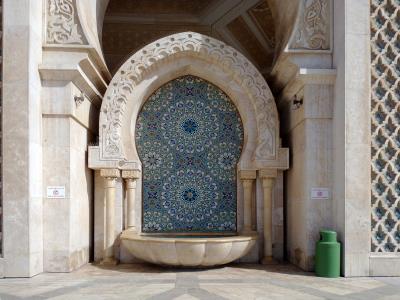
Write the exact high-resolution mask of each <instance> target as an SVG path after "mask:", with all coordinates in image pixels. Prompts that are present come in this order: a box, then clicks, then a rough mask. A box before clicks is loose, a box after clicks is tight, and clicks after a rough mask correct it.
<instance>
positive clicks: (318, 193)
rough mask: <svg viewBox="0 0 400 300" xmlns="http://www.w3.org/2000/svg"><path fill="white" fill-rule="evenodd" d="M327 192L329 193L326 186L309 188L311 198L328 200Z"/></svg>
mask: <svg viewBox="0 0 400 300" xmlns="http://www.w3.org/2000/svg"><path fill="white" fill-rule="evenodd" d="M329 194H330V193H329V189H328V188H312V189H311V199H316V200H328V199H329Z"/></svg>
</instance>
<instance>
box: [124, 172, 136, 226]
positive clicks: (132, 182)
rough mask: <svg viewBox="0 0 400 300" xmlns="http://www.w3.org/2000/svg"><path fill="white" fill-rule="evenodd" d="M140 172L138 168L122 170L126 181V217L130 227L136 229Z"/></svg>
mask: <svg viewBox="0 0 400 300" xmlns="http://www.w3.org/2000/svg"><path fill="white" fill-rule="evenodd" d="M139 176H140V172H139V171H137V170H129V171H122V177H123V178H124V179H125V182H126V210H127V212H126V218H127V222H126V223H127V224H126V226H127V227H128V229H132V230H135V229H136V221H135V216H136V210H135V206H136V198H135V196H136V180H137V179H139Z"/></svg>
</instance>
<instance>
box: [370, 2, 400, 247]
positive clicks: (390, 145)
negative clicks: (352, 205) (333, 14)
mask: <svg viewBox="0 0 400 300" xmlns="http://www.w3.org/2000/svg"><path fill="white" fill-rule="evenodd" d="M371 59H372V62H371V63H372V78H371V85H372V100H371V101H372V103H371V108H372V114H371V116H372V125H371V130H372V197H371V204H372V241H371V251H372V252H400V0H371Z"/></svg>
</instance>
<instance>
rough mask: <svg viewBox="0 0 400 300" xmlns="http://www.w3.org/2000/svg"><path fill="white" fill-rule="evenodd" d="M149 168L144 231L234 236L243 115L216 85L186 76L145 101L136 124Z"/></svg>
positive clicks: (144, 162) (145, 169)
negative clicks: (232, 234) (232, 233)
mask: <svg viewBox="0 0 400 300" xmlns="http://www.w3.org/2000/svg"><path fill="white" fill-rule="evenodd" d="M135 138H136V147H137V150H138V154H139V156H140V159H141V161H142V165H143V195H142V198H143V224H142V225H143V226H142V230H143V232H148V233H152V232H153V233H154V232H171V233H172V232H175V233H182V232H189V233H190V232H192V233H193V232H199V233H207V232H235V231H236V203H237V192H236V165H237V162H238V161H239V158H240V154H241V151H242V144H243V126H242V122H241V119H240V117H239V113H238V111H237V110H236V107H235V106H234V104H233V103H232V102H231V101H230V99H229V98H228V96H227V95H226V94H224V93H223V92H222V90H220V89H219V88H218V87H216V86H214V85H212V84H211V83H209V82H207V81H205V80H203V79H201V78H198V77H195V76H184V77H180V78H177V79H175V80H173V81H170V82H169V83H167V84H165V85H164V86H162V87H161V88H160V89H158V90H157V91H156V92H155V93H154V94H153V95H152V96H150V98H149V99H148V100H147V102H146V103H145V104H144V106H143V108H142V110H141V112H140V114H139V117H138V121H137V124H136V137H135Z"/></svg>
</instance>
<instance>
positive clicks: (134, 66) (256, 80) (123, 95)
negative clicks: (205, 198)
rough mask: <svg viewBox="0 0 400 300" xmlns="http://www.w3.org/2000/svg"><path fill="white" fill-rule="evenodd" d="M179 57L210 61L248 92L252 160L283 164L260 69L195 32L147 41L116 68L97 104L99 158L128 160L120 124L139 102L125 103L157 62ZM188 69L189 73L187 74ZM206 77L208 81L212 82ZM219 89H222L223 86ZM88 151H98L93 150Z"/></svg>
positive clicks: (274, 112) (270, 101) (283, 152)
mask: <svg viewBox="0 0 400 300" xmlns="http://www.w3.org/2000/svg"><path fill="white" fill-rule="evenodd" d="M183 59H187V60H197V61H199V60H200V61H203V62H205V63H208V64H210V65H212V66H213V67H214V68H216V70H218V71H219V72H221V73H223V74H224V76H225V77H227V78H229V79H230V80H231V82H234V83H235V85H237V86H235V87H234V88H235V89H240V90H241V91H242V92H243V93H245V94H246V95H247V96H248V99H249V100H250V102H251V105H252V107H253V111H254V116H253V117H254V118H255V120H256V126H255V127H256V131H257V133H256V141H255V144H256V145H255V149H254V151H253V155H252V160H253V161H254V162H256V163H255V164H257V162H259V163H261V164H262V166H263V167H268V166H273V167H278V168H282V169H284V168H286V167H287V161H288V151H287V149H281V148H279V145H278V141H279V138H278V137H279V119H278V112H277V109H276V105H275V101H274V98H273V95H272V93H271V91H270V89H269V87H268V84H267V83H266V81H265V79H264V78H263V76H262V75H261V73H260V72H259V71H258V70H257V69H256V68H255V67H254V66H253V64H252V63H251V62H250V61H249V60H248V59H247V58H246V57H244V56H243V55H242V54H241V53H239V52H238V51H236V50H235V49H233V48H232V47H230V46H228V45H226V44H225V43H223V42H221V41H218V40H216V39H213V38H211V37H208V36H205V35H201V34H198V33H194V32H184V33H178V34H174V35H170V36H167V37H164V38H161V39H159V40H157V41H155V42H153V43H151V44H149V45H147V46H146V47H144V48H142V49H141V50H139V51H138V52H136V53H135V54H134V55H132V56H131V57H130V58H129V59H128V60H127V61H126V62H125V63H124V64H123V65H122V67H121V68H120V69H119V70H118V72H117V73H116V75H115V76H114V78H113V79H112V81H111V83H110V85H109V88H108V89H107V92H106V94H105V97H104V100H103V104H102V108H101V114H100V139H99V142H100V144H99V149H98V150H97V151H98V153H94V155H96V156H98V158H97V160H100V161H102V162H104V164H106V165H107V166H110V164H111V165H116V162H119V167H120V168H125V167H126V166H125V167H121V165H125V164H128V165H129V163H132V159H131V158H129V157H128V155H127V152H128V151H127V150H126V149H125V148H126V146H125V145H126V141H125V140H126V139H124V138H123V134H122V131H123V130H124V129H123V128H124V126H123V124H129V122H126V120H125V119H126V118H132V119H133V118H136V117H137V113H138V111H139V109H140V106H141V104H143V102H142V103H140V104H137V105H136V104H131V103H129V101H132V99H133V98H134V96H135V94H137V93H136V90H138V87H139V86H140V85H141V84H142V82H143V81H144V80H145V79H146V78H147V77H149V75H150V74H154V76H157V73H156V72H155V70H157V69H158V68H160V66H162V65H164V64H167V63H170V62H171V61H175V60H176V61H178V60H183ZM171 73H173V72H171ZM190 73H191V72H190V71H188V72H187V75H190ZM170 76H174V75H172V74H171V75H170ZM175 77H177V76H176V75H175ZM170 79H173V78H170ZM206 79H207V78H206ZM207 80H209V79H207ZM209 81H210V82H212V80H209ZM157 88H158V87H157ZM220 88H222V89H223V90H224V86H220ZM231 88H232V87H231ZM153 90H154V89H153ZM228 94H229V93H228ZM147 96H148V95H147ZM129 105H136V106H135V108H134V111H133V113H132V111H131V112H130V113H129V116H127V114H126V110H127V107H128V106H129ZM239 112H240V114H241V115H243V113H244V112H241V111H240V109H239ZM132 114H133V116H132ZM92 152H96V150H95V149H93V150H92ZM135 157H137V154H136V155H135ZM137 161H138V159H137ZM98 162H99V161H98ZM105 162H108V163H105ZM133 163H134V162H133Z"/></svg>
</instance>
